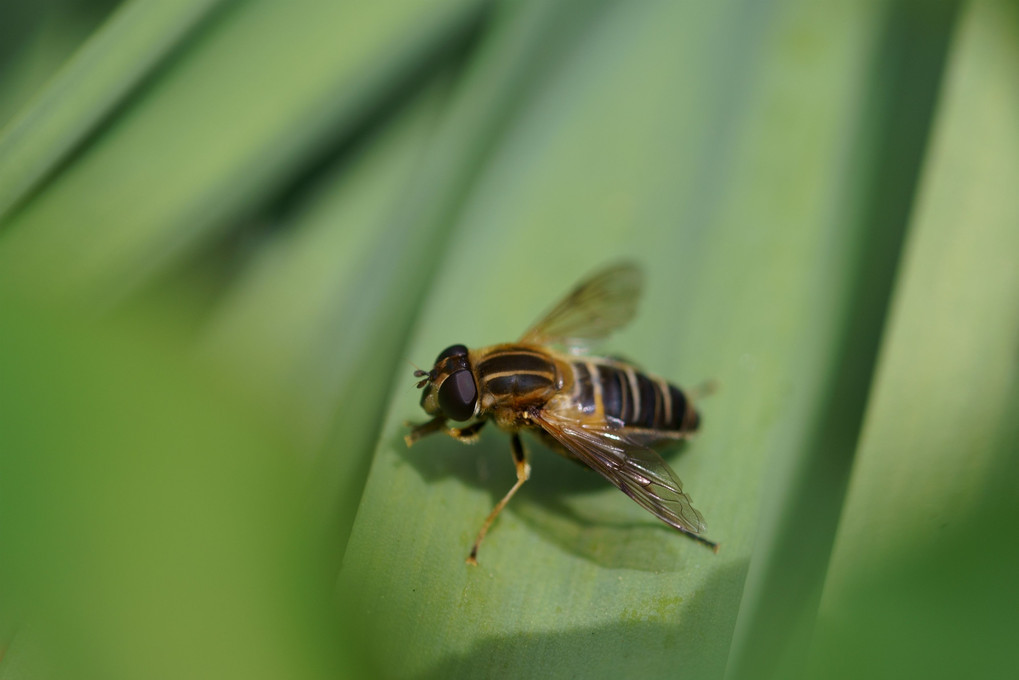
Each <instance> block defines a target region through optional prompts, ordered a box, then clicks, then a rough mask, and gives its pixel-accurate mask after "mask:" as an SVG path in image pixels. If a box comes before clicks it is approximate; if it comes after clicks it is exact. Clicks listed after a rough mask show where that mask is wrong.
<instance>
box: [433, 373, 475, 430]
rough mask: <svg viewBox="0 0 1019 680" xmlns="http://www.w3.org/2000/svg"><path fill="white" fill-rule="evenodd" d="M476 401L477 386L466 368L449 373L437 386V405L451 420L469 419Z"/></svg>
mask: <svg viewBox="0 0 1019 680" xmlns="http://www.w3.org/2000/svg"><path fill="white" fill-rule="evenodd" d="M477 403H478V386H477V385H475V384H474V376H473V375H472V374H471V372H470V371H469V370H467V369H460V370H459V371H456V372H455V373H452V374H450V375H449V376H448V377H447V378H446V379H445V380H443V381H442V385H440V386H439V407H440V408H441V409H442V412H443V413H444V414H446V417H447V418H451V419H452V420H459V421H464V420H470V419H471V416H473V415H474V406H475V405H476V404H477Z"/></svg>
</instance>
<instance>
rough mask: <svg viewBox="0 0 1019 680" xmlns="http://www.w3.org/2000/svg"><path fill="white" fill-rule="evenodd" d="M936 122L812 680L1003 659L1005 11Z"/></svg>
mask: <svg viewBox="0 0 1019 680" xmlns="http://www.w3.org/2000/svg"><path fill="white" fill-rule="evenodd" d="M938 112H939V113H938V124H937V129H936V131H935V136H934V138H933V142H932V145H931V148H930V154H929V157H928V160H927V163H926V164H925V173H924V181H923V185H922V187H921V191H920V194H919V200H918V203H917V207H916V211H915V217H914V223H915V224H914V227H913V230H912V232H911V240H910V244H909V251H908V253H907V258H906V261H905V263H904V266H903V268H902V272H901V278H900V282H899V285H898V289H897V291H896V298H895V301H894V314H893V316H892V319H891V329H890V332H889V334H888V338H887V341H886V343H885V346H884V350H883V356H882V359H881V366H880V370H879V372H878V375H877V385H876V389H875V391H874V395H873V397H872V400H871V404H870V407H869V411H868V416H867V423H866V427H865V429H864V432H863V439H862V443H861V448H860V451H859V454H858V455H857V462H856V465H855V468H854V471H853V478H852V483H851V486H850V490H849V495H848V498H847V499H846V506H845V509H844V511H843V514H842V520H841V524H840V526H839V532H838V536H837V540H836V549H835V552H834V555H833V558H832V565H831V568H830V570H829V573H828V578H827V580H826V583H825V592H824V600H823V601H822V607H821V610H820V622H819V626H818V630H817V634H816V635H817V645H818V647H819V648H820V650H819V651H818V652H817V653H816V656H817V657H818V658H817V659H815V661H816V663H817V664H819V665H820V666H821V668H820V669H817V670H815V675H816V676H818V677H820V676H824V677H834V676H835V674H836V673H837V674H838V676H839V677H861V676H867V677H896V676H899V677H901V675H902V673H903V672H905V671H906V669H909V673H910V674H917V675H922V676H923V677H932V678H934V677H943V678H950V677H959V675H971V676H973V677H994V676H996V675H1002V674H1007V672H1008V671H1007V670H1006V669H1012V668H1015V665H1016V661H1017V657H1016V652H1015V645H1014V643H1013V639H1012V638H1013V637H1014V635H1013V634H1014V632H1015V616H1016V611H1017V605H1019V592H1017V591H1016V588H1015V585H1014V574H1015V570H1016V568H1017V567H1019V555H1017V553H1016V548H1015V543H1014V542H1013V541H1010V540H1009V536H1010V535H1011V533H1012V531H1013V529H1012V526H1013V524H1014V522H1015V520H1016V519H1017V518H1019V512H1017V510H1019V506H1017V503H1016V494H1015V488H1014V482H1015V479H1016V478H1017V477H1016V467H1015V465H1016V464H1015V451H1016V429H1015V428H1016V413H1017V410H1016V409H1017V408H1019V267H1017V266H1016V253H1019V229H1017V228H1016V227H1017V225H1019V198H1017V196H1016V192H1015V187H1016V186H1019V125H1017V122H1016V121H1019V11H1017V8H1016V7H1015V6H1007V5H1004V4H1000V3H975V4H973V5H971V6H970V7H969V8H968V9H967V12H966V13H965V16H964V18H963V21H962V24H961V26H960V30H959V32H958V34H957V35H956V38H955V41H954V45H953V59H952V63H951V64H950V68H949V71H948V75H947V81H946V87H945V92H944V96H943V97H942V98H941V101H940V103H939V107H938ZM893 633H895V635H892V634H893Z"/></svg>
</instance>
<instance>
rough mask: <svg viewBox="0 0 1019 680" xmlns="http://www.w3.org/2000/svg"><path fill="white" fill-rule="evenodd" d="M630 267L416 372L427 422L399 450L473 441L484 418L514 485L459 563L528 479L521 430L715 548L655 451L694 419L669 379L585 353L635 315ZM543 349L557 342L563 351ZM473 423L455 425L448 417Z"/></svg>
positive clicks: (635, 278) (636, 276)
mask: <svg viewBox="0 0 1019 680" xmlns="http://www.w3.org/2000/svg"><path fill="white" fill-rule="evenodd" d="M642 278H643V277H642V275H641V271H640V269H638V268H637V267H636V266H635V265H633V264H629V263H622V264H617V265H615V266H612V267H609V268H607V269H604V270H602V271H600V272H598V273H596V274H595V275H594V276H592V277H590V278H589V279H587V280H585V281H583V282H582V283H581V284H580V285H578V286H577V287H576V288H575V289H574V290H573V291H572V292H571V293H570V294H569V295H567V296H566V297H565V298H564V299H563V300H562V301H561V302H559V304H557V305H556V306H555V307H553V308H552V309H551V311H549V312H548V313H547V314H546V315H545V316H544V317H542V318H541V319H540V320H539V321H538V322H537V323H536V324H534V325H533V326H532V327H531V328H530V329H529V330H528V331H527V332H526V333H524V335H523V336H522V337H521V338H520V340H518V341H517V342H514V343H507V344H502V345H493V346H491V347H483V348H480V349H473V350H470V349H467V348H466V347H465V346H464V345H452V346H450V347H447V348H446V349H444V350H443V351H442V352H441V353H440V354H439V356H438V357H437V358H436V359H435V366H434V367H433V368H432V370H430V371H427V372H426V371H422V370H417V371H415V372H414V376H415V377H416V378H421V380H420V382H418V384H417V386H418V387H419V388H424V392H423V393H422V395H421V406H422V408H424V410H425V412H426V413H428V415H430V416H432V419H431V420H429V421H428V422H426V423H423V424H421V425H416V426H412V427H413V429H412V430H411V432H410V433H409V434H407V435H406V437H405V441H406V442H407V446H411V445H412V444H413V443H414V442H416V441H417V440H419V439H421V438H422V437H424V436H427V435H429V434H432V433H434V432H445V433H446V434H447V435H449V436H450V437H452V438H454V439H456V440H458V441H461V442H465V443H473V442H475V441H477V439H478V433H479V432H480V430H481V428H482V427H484V426H485V424H486V423H487V422H488V421H490V420H491V421H494V422H495V424H496V425H497V426H498V427H499V428H501V429H503V430H505V431H507V432H509V433H510V444H511V450H512V453H513V462H514V463H515V465H516V473H517V481H516V484H514V485H513V487H512V488H511V489H510V490H509V491H508V492H507V493H506V495H505V496H503V498H502V500H500V501H499V502H498V503H497V504H496V505H495V507H494V508H493V509H492V512H491V513H490V514H489V515H488V517H487V518H486V519H485V522H484V524H483V525H482V526H481V530H480V531H479V532H478V536H477V538H476V540H475V541H474V545H473V546H472V547H471V552H470V555H469V556H468V558H467V562H468V564H477V556H478V547H479V546H480V545H481V541H482V540H484V538H485V534H486V533H487V532H488V528H489V527H490V526H491V524H492V522H493V521H494V520H495V518H496V517H497V516H498V515H499V512H500V511H501V510H502V509H503V508H504V507H505V506H506V503H508V502H509V500H510V499H511V498H512V497H513V495H514V494H515V493H516V492H517V490H518V489H520V487H521V485H523V483H524V482H525V481H527V479H528V477H530V474H531V466H530V465H529V464H528V462H527V453H526V452H525V450H524V446H523V442H521V440H520V431H521V430H531V431H534V432H536V433H537V434H538V435H539V436H540V437H541V438H542V439H543V440H544V441H545V442H546V443H547V444H549V445H550V446H551V447H552V448H553V449H554V450H556V451H558V452H559V453H561V454H563V455H565V456H566V457H567V458H571V459H574V460H576V461H579V462H581V463H583V464H584V465H586V466H588V467H590V468H591V469H593V470H594V471H595V472H597V473H599V474H600V475H602V476H603V477H604V478H605V479H607V480H608V481H609V482H611V483H612V484H614V485H615V486H617V487H618V488H619V489H620V490H621V491H622V492H623V493H625V494H626V495H627V496H629V497H630V498H632V499H633V500H634V501H636V502H637V503H638V504H640V505H641V506H642V507H643V508H644V509H645V510H647V511H648V512H650V513H651V514H652V515H654V516H655V517H657V518H658V519H660V520H662V521H663V522H665V523H666V524H669V525H671V526H673V527H675V528H676V529H678V530H679V531H681V532H682V533H684V534H686V535H687V536H690V537H691V538H693V539H695V540H697V541H699V542H701V543H703V544H704V545H707V546H708V547H710V548H712V549H714V550H715V551H716V552H717V550H718V544H716V543H713V542H712V541H709V540H708V539H706V538H704V537H703V536H701V535H700V534H701V532H703V531H704V529H705V525H704V518H703V517H701V514H700V513H699V512H697V510H695V509H694V507H693V505H691V503H690V497H689V496H687V495H686V494H685V493H684V492H683V485H682V483H681V482H680V481H679V478H678V477H677V476H676V474H675V473H674V472H673V471H672V469H671V468H670V467H669V465H668V464H667V463H666V462H665V461H664V460H662V457H661V456H660V455H659V454H658V453H656V452H655V451H654V447H657V446H660V445H663V444H667V443H668V442H670V441H674V440H679V439H686V438H688V437H689V436H690V435H691V434H693V433H694V432H695V431H696V430H697V428H698V425H699V423H700V417H699V416H698V414H697V411H696V410H694V407H693V405H692V404H691V403H690V400H689V399H688V398H687V396H686V395H685V394H684V393H683V391H682V390H680V389H679V388H678V387H676V386H675V385H672V384H671V383H668V382H666V381H665V380H664V379H662V378H659V377H656V376H653V375H650V374H647V373H644V372H642V371H640V370H639V369H637V368H635V367H634V366H633V365H632V364H630V363H628V362H626V361H624V360H621V359H615V358H610V357H604V356H592V355H589V354H587V353H586V351H587V349H588V345H589V343H590V342H591V341H594V340H599V339H601V338H604V337H605V336H607V335H608V334H609V333H611V332H612V331H614V330H616V329H618V328H620V327H621V326H623V325H625V324H626V323H627V322H629V321H630V319H632V318H633V316H634V312H635V310H636V305H637V299H638V297H639V296H640V290H641V283H642ZM550 346H558V347H562V348H565V349H566V351H567V352H568V353H563V352H560V351H557V350H555V349H552V348H551V347H550ZM450 420H453V421H457V422H466V421H471V420H473V421H474V422H473V423H471V424H470V425H467V426H465V427H462V428H458V427H450V426H448V425H447V421H450Z"/></svg>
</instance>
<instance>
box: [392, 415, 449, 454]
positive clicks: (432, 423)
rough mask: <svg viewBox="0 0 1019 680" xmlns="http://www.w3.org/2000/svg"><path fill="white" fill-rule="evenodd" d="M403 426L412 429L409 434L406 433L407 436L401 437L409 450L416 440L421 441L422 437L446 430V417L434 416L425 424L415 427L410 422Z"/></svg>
mask: <svg viewBox="0 0 1019 680" xmlns="http://www.w3.org/2000/svg"><path fill="white" fill-rule="evenodd" d="M404 425H406V426H407V427H410V428H413V429H411V431H410V432H408V433H407V434H405V435H404V436H403V441H405V442H407V448H410V447H411V446H413V445H414V442H416V441H417V440H419V439H421V438H422V437H427V436H428V435H430V434H432V433H433V432H438V431H439V430H445V429H446V417H445V416H435V417H434V418H432V419H431V420H429V421H428V422H427V423H421V424H420V425H415V424H414V423H411V422H405V423H404Z"/></svg>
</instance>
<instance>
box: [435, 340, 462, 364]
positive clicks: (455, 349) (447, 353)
mask: <svg viewBox="0 0 1019 680" xmlns="http://www.w3.org/2000/svg"><path fill="white" fill-rule="evenodd" d="M465 356H467V348H466V347H464V346H463V345H450V346H449V347H447V348H446V349H444V350H442V352H440V353H439V356H438V357H437V358H436V359H435V363H436V364H439V363H442V360H443V359H447V358H449V357H465Z"/></svg>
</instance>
